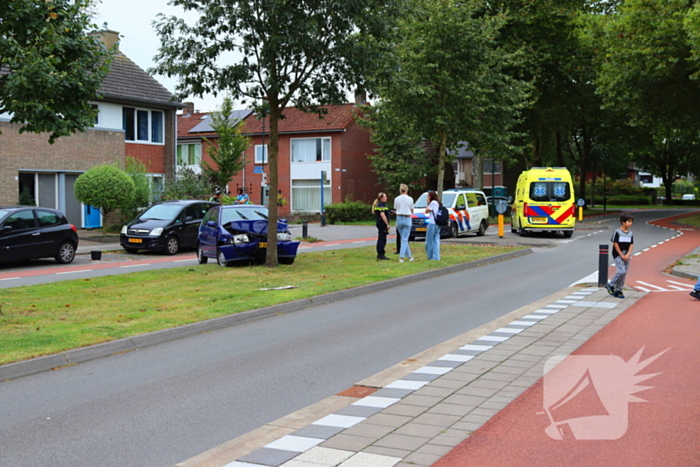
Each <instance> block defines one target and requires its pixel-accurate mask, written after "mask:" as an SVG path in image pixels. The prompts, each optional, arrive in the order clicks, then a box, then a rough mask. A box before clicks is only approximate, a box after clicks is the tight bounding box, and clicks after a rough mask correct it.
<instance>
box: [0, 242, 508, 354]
mask: <svg viewBox="0 0 700 467" xmlns="http://www.w3.org/2000/svg"><path fill="white" fill-rule="evenodd" d="M520 249H522V248H519V247H512V246H498V245H448V244H444V245H442V246H441V258H442V261H427V259H426V256H425V252H424V251H423V248H422V245H419V244H415V245H414V246H413V253H414V256H415V258H416V261H414V262H405V263H401V264H400V263H398V261H377V260H375V259H374V258H375V255H376V253H375V251H374V247H363V248H352V249H346V250H335V251H327V252H318V253H302V254H300V255H299V256H298V257H297V260H296V262H295V263H294V264H293V265H291V266H282V265H280V266H279V267H278V268H276V269H268V268H266V267H264V266H236V267H232V268H222V267H220V266H218V265H217V264H207V265H197V266H192V267H182V268H173V269H165V270H160V271H144V272H134V273H131V274H124V275H115V276H106V277H97V278H91V279H82V280H72V281H65V282H54V283H49V284H42V285H35V286H27V287H17V288H10V289H4V290H3V291H2V299H0V307H1V308H0V313H1V314H0V342H2V347H1V348H2V352H1V353H0V364H7V363H12V362H17V361H21V360H26V359H29V358H33V357H38V356H42V355H49V354H53V353H57V352H61V351H65V350H70V349H74V348H78V347H84V346H87V345H93V344H99V343H102V342H108V341H112V340H115V339H121V338H124V337H129V336H135V335H138V334H143V333H147V332H152V331H157V330H161V329H168V328H172V327H176V326H181V325H184V324H188V323H194V322H198V321H203V320H206V319H210V318H216V317H220V316H225V315H229V314H234V313H240V312H242V311H247V310H252V309H256V308H261V307H266V306H271V305H275V304H279V303H285V302H289V301H293V300H298V299H301V298H309V297H313V296H316V295H321V294H325V293H328V292H334V291H337V290H343V289H349V288H352V287H357V286H361V285H366V284H371V283H375V282H378V281H384V280H388V279H393V278H396V277H401V276H406V275H409V274H415V273H418V272H423V271H427V270H431V269H438V268H441V267H445V266H449V265H453V264H460V263H466V262H470V261H475V260H478V259H482V258H487V257H490V256H495V255H499V254H503V253H508V252H511V251H515V250H520ZM287 285H292V286H294V287H295V288H293V289H286V290H270V291H262V290H260V289H262V288H274V287H282V286H287Z"/></svg>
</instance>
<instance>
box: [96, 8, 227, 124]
mask: <svg viewBox="0 0 700 467" xmlns="http://www.w3.org/2000/svg"><path fill="white" fill-rule="evenodd" d="M158 13H164V14H166V15H175V16H183V15H184V11H183V10H182V9H181V8H179V7H173V6H170V5H168V0H101V3H98V4H97V17H96V18H95V23H96V24H97V25H99V26H100V27H101V26H102V25H103V24H104V23H107V26H108V27H109V29H111V30H113V31H117V32H119V34H120V35H121V36H122V38H121V42H120V44H119V49H120V50H121V52H122V53H123V54H124V55H126V56H127V57H129V58H130V59H131V60H132V61H133V62H135V63H136V64H137V65H138V66H140V67H141V68H143V69H144V70H148V69H149V68H150V67H152V66H154V65H155V63H154V61H153V57H154V56H155V55H156V53H157V52H158V47H159V46H160V40H159V39H158V35H157V34H156V31H155V29H154V27H153V25H152V23H153V21H154V20H155V19H156V15H157V14H158ZM189 15H190V17H189V18H190V19H192V18H193V16H192V14H191V13H189ZM194 19H196V18H194ZM154 77H155V78H156V79H157V80H158V81H159V82H160V83H161V84H162V85H163V86H165V87H166V88H167V89H168V90H169V91H170V92H174V91H175V85H176V84H177V80H176V78H166V77H164V76H159V75H156V76H154ZM187 100H188V101H191V102H194V104H195V108H196V109H197V110H198V111H202V112H208V111H214V110H216V109H217V108H218V107H219V106H220V105H221V101H222V100H223V97H222V96H221V95H219V97H218V98H216V97H214V96H205V98H204V99H198V98H190V99H187Z"/></svg>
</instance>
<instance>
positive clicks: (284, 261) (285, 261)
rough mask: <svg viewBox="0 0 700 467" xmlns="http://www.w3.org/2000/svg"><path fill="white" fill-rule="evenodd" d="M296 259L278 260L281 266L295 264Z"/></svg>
mask: <svg viewBox="0 0 700 467" xmlns="http://www.w3.org/2000/svg"><path fill="white" fill-rule="evenodd" d="M295 259H296V257H294V258H278V259H277V260H278V261H279V263H280V264H294V260H295Z"/></svg>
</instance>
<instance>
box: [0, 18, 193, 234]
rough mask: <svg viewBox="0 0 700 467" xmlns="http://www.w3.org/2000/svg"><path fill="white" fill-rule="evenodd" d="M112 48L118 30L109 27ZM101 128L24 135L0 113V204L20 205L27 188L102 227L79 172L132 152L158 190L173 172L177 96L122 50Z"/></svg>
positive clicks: (106, 37) (87, 224) (106, 39)
mask: <svg viewBox="0 0 700 467" xmlns="http://www.w3.org/2000/svg"><path fill="white" fill-rule="evenodd" d="M101 40H102V42H103V43H104V44H105V45H106V46H107V47H111V46H113V45H117V46H118V41H119V34H118V33H117V32H114V31H102V32H101ZM101 94H102V96H103V98H102V99H100V100H95V101H94V102H93V103H92V104H93V106H94V107H95V108H97V109H98V112H99V114H98V116H97V119H96V121H95V126H94V127H93V128H92V129H90V130H88V131H86V132H84V133H78V134H74V135H71V136H66V137H62V138H59V139H58V140H57V141H56V142H55V143H54V144H49V143H48V134H34V133H23V134H21V135H20V134H19V129H20V128H21V125H20V124H14V123H10V122H9V120H10V116H8V115H0V131H2V134H0V204H17V202H18V199H19V196H20V193H22V192H23V191H25V192H26V193H27V194H29V195H30V196H31V197H32V198H33V200H34V201H35V203H36V205H37V206H44V207H49V208H55V209H60V210H61V211H63V212H64V213H65V214H66V217H67V218H68V221H69V222H71V223H72V224H75V225H76V226H77V227H79V228H91V227H99V226H101V224H102V219H101V216H100V213H99V212H97V210H96V209H94V208H90V207H89V206H85V205H83V204H82V203H80V202H79V201H78V200H77V199H76V198H75V195H74V190H73V187H74V185H75V181H76V179H77V178H78V176H79V175H80V174H82V173H83V172H85V171H86V170H88V169H90V168H92V167H94V166H96V165H101V164H112V163H115V162H116V163H118V164H119V166H120V167H122V168H123V167H124V164H125V161H126V157H132V158H134V159H136V160H138V161H140V162H143V163H144V164H145V165H146V167H147V171H148V172H149V178H150V180H151V181H152V183H153V186H154V188H155V189H156V190H158V189H159V188H161V187H162V185H163V178H164V177H167V176H172V174H173V173H174V160H175V147H176V125H177V119H176V117H177V115H176V112H177V110H178V109H179V108H181V107H182V105H181V104H178V103H176V102H174V99H173V96H172V94H171V93H170V92H169V91H168V90H167V89H165V87H163V86H162V85H161V84H160V83H159V82H158V81H156V80H155V79H154V78H152V77H151V76H149V75H148V74H147V73H146V72H145V71H144V70H142V69H141V68H139V67H138V65H136V64H135V63H134V62H132V61H131V60H130V59H129V58H128V57H126V56H125V55H123V54H122V53H121V52H118V53H117V55H116V56H115V57H114V59H113V61H112V64H111V67H110V70H109V73H108V75H107V76H106V77H105V79H104V81H103V83H102V88H101Z"/></svg>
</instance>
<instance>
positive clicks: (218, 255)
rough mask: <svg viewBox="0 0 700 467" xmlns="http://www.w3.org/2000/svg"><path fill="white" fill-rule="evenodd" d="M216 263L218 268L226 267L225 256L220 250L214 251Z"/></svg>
mask: <svg viewBox="0 0 700 467" xmlns="http://www.w3.org/2000/svg"><path fill="white" fill-rule="evenodd" d="M216 262H217V263H219V266H223V267H226V266H228V261H226V256H224V252H223V251H221V250H217V251H216Z"/></svg>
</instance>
